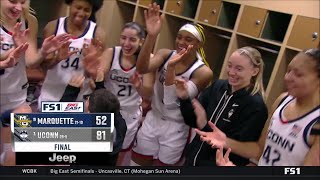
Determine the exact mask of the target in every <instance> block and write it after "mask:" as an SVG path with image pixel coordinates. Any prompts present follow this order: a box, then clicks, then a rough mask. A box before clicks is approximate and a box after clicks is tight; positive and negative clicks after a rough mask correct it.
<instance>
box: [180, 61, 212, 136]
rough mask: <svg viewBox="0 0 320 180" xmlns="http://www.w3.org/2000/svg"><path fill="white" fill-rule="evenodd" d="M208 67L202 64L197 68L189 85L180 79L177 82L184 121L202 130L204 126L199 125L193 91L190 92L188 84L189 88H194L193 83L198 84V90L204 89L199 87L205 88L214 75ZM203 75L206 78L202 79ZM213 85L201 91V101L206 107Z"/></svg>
mask: <svg viewBox="0 0 320 180" xmlns="http://www.w3.org/2000/svg"><path fill="white" fill-rule="evenodd" d="M207 68H208V67H207V66H202V67H201V68H199V69H197V70H196V71H195V72H194V77H193V78H192V81H189V85H187V83H186V82H181V81H178V83H177V96H178V97H179V101H180V111H181V114H182V116H183V119H184V122H185V123H186V124H187V125H188V126H190V127H193V128H200V129H202V130H204V129H203V127H198V125H197V117H196V114H195V112H194V107H193V105H192V102H191V100H192V99H191V98H193V97H190V95H191V93H189V92H188V86H190V87H189V89H192V88H191V87H192V85H193V86H196V87H197V88H196V91H197V92H202V90H200V91H199V90H198V87H199V88H200V89H203V88H204V87H205V86H206V85H207V84H208V83H209V82H210V81H211V79H212V76H213V73H212V71H211V70H210V69H207ZM201 71H204V72H206V73H204V74H203V75H202V74H201ZM201 76H204V77H205V78H203V79H200V77H201ZM198 79H200V80H198ZM194 82H196V83H194ZM181 83H182V84H181ZM196 84H197V85H196ZM213 87H214V84H211V85H210V86H209V87H208V88H206V89H205V90H203V92H202V93H201V95H200V97H199V102H200V104H201V105H202V106H203V107H204V108H206V107H207V104H208V102H209V101H210V100H209V99H210V97H211V93H212V88H213ZM204 124H205V123H204ZM209 129H210V128H209Z"/></svg>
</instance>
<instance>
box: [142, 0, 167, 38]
mask: <svg viewBox="0 0 320 180" xmlns="http://www.w3.org/2000/svg"><path fill="white" fill-rule="evenodd" d="M144 19H145V20H146V27H147V32H148V34H149V35H153V36H156V35H158V34H159V33H160V30H161V25H162V21H163V15H162V16H160V6H159V5H157V3H153V4H150V5H149V8H148V10H144Z"/></svg>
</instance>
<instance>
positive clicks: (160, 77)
mask: <svg viewBox="0 0 320 180" xmlns="http://www.w3.org/2000/svg"><path fill="white" fill-rule="evenodd" d="M176 53H177V52H176V51H172V53H171V55H170V56H169V57H168V58H167V59H166V60H165V62H164V64H163V65H162V67H160V68H159V69H158V71H157V73H156V81H155V84H154V92H153V97H152V102H151V107H152V109H151V110H153V111H157V112H158V113H160V114H161V115H162V116H163V117H164V118H165V119H169V120H173V121H178V122H183V123H184V120H183V117H182V114H181V112H180V108H179V105H178V104H179V99H176V102H177V106H176V107H174V108H170V109H167V108H166V107H165V105H164V103H163V98H164V81H165V77H166V72H167V66H168V60H169V59H170V58H171V57H173V56H174V55H175V54H176ZM203 65H204V63H203V61H202V60H201V59H199V58H198V59H197V60H196V61H195V62H194V63H193V64H192V65H190V67H189V68H188V69H187V70H186V71H185V72H183V73H180V74H176V77H178V78H181V79H184V80H186V81H188V80H190V79H191V78H192V74H193V72H194V71H195V70H196V69H198V68H200V67H201V66H203Z"/></svg>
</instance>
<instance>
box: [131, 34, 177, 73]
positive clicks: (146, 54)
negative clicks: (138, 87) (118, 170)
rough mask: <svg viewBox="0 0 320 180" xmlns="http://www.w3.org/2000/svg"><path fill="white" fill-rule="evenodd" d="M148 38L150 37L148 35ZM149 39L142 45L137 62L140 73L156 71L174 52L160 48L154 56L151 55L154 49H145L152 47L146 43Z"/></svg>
mask: <svg viewBox="0 0 320 180" xmlns="http://www.w3.org/2000/svg"><path fill="white" fill-rule="evenodd" d="M147 39H148V37H147ZM147 39H146V41H145V42H144V44H143V46H142V49H141V51H140V53H139V56H138V60H137V64H136V66H137V72H138V73H139V74H146V73H149V72H155V71H156V69H157V68H159V67H160V66H161V64H162V63H163V62H164V60H165V59H166V58H167V57H168V56H169V54H170V53H171V52H172V51H171V50H169V49H160V50H159V51H158V52H156V53H155V55H154V56H153V57H150V54H151V53H152V51H149V50H147V51H145V50H144V49H146V48H150V47H147V46H148V45H147V44H146V43H147ZM152 47H153V46H152ZM152 47H151V48H152Z"/></svg>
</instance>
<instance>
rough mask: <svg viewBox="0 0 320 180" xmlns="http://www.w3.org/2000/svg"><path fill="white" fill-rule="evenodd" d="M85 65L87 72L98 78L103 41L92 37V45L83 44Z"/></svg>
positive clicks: (83, 61)
mask: <svg viewBox="0 0 320 180" xmlns="http://www.w3.org/2000/svg"><path fill="white" fill-rule="evenodd" d="M82 51H83V56H84V58H83V60H82V63H83V67H84V69H85V73H86V74H88V75H89V76H90V77H92V78H93V79H96V78H97V71H98V68H99V67H100V65H101V62H100V59H99V57H100V56H101V55H102V53H103V45H102V42H101V41H99V40H96V39H92V40H91V43H90V45H89V46H88V45H84V46H83V49H82Z"/></svg>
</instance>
